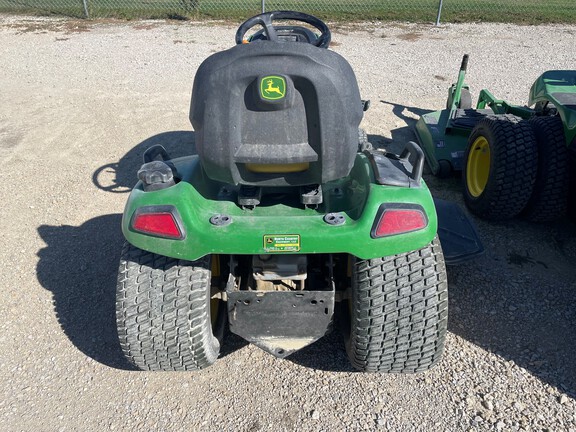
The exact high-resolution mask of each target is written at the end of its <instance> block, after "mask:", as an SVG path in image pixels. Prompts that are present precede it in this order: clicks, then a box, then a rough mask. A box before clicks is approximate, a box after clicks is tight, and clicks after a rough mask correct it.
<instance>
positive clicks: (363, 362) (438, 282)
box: [345, 238, 448, 373]
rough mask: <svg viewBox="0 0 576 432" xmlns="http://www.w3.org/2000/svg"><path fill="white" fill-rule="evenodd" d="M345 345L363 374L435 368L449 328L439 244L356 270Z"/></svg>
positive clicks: (360, 265)
mask: <svg viewBox="0 0 576 432" xmlns="http://www.w3.org/2000/svg"><path fill="white" fill-rule="evenodd" d="M348 310H349V323H348V327H347V328H346V329H345V343H346V350H347V352H348V357H349V359H350V362H351V363H352V365H353V366H354V367H355V368H356V369H358V370H360V371H365V372H392V373H413V372H420V371H425V370H428V369H429V368H430V367H432V366H433V365H434V364H436V363H437V362H438V361H439V360H440V357H441V356H442V352H443V349H444V340H445V338H446V331H447V323H448V285H447V282H446V267H445V264H444V256H443V254H442V249H441V247H440V243H439V241H438V239H437V238H436V239H434V241H433V242H432V243H430V244H429V245H427V246H426V247H424V248H422V249H419V250H416V251H413V252H407V253H403V254H397V255H392V256H388V257H383V258H375V259H371V260H356V262H355V263H353V266H352V298H351V299H350V300H349V308H348Z"/></svg>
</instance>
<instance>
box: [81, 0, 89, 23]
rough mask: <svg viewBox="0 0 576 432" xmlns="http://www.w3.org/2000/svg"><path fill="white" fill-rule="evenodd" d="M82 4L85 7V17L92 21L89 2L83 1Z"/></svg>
mask: <svg viewBox="0 0 576 432" xmlns="http://www.w3.org/2000/svg"><path fill="white" fill-rule="evenodd" d="M82 4H83V5H84V15H86V19H90V13H89V12H88V0H82Z"/></svg>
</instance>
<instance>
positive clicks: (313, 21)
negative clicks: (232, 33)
mask: <svg viewBox="0 0 576 432" xmlns="http://www.w3.org/2000/svg"><path fill="white" fill-rule="evenodd" d="M279 20H292V21H301V22H305V23H307V24H310V25H311V26H313V27H315V28H316V29H317V30H318V31H320V36H319V37H318V39H316V40H315V41H314V42H311V43H312V45H315V46H317V47H319V48H328V45H330V39H331V38H332V36H331V34H330V29H329V28H328V26H327V25H326V24H324V22H323V21H322V20H320V19H318V18H316V17H315V16H312V15H308V14H305V13H302V12H294V11H274V12H266V13H263V14H260V15H256V16H254V17H252V18H249V19H247V20H246V21H244V22H243V23H242V24H241V25H240V27H238V31H237V32H236V43H237V44H242V43H245V42H244V35H245V34H246V32H247V31H248V30H250V29H251V28H252V27H254V26H255V25H258V24H259V25H261V26H262V27H263V29H264V33H265V34H266V37H267V38H268V40H269V41H273V42H278V41H279V38H278V33H276V29H275V28H274V26H273V25H272V21H279Z"/></svg>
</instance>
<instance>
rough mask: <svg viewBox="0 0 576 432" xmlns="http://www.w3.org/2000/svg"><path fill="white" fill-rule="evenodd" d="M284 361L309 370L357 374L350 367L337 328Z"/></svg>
mask: <svg viewBox="0 0 576 432" xmlns="http://www.w3.org/2000/svg"><path fill="white" fill-rule="evenodd" d="M286 360H288V361H291V362H293V363H296V364H298V365H300V366H304V367H306V368H310V369H317V370H323V371H329V372H357V370H356V369H354V368H353V367H352V366H351V365H350V361H349V360H348V355H347V354H346V349H345V347H344V340H343V338H342V335H341V333H340V331H339V330H338V329H337V328H336V329H334V330H333V331H332V332H331V333H330V334H328V335H326V336H324V337H323V338H322V339H320V340H319V341H316V342H314V343H313V344H312V345H308V346H307V347H305V348H303V349H301V350H300V351H296V352H295V353H294V354H292V355H291V356H289V357H286Z"/></svg>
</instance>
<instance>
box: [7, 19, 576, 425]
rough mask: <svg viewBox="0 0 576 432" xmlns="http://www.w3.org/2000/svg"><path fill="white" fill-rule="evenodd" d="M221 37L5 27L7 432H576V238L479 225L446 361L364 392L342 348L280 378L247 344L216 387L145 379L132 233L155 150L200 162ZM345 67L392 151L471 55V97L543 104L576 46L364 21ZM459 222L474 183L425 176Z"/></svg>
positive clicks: (372, 380)
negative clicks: (145, 163)
mask: <svg viewBox="0 0 576 432" xmlns="http://www.w3.org/2000/svg"><path fill="white" fill-rule="evenodd" d="M234 33H235V27H234V26H232V25H228V24H221V23H210V24H207V25H205V24H201V23H164V22H128V23H126V22H120V23H117V22H101V23H86V22H75V21H66V20H60V19H48V18H27V17H8V16H0V71H1V73H0V184H1V185H2V186H1V191H2V192H1V196H2V201H3V204H2V205H1V206H0V237H1V239H2V248H1V250H0V262H1V263H2V270H1V272H0V282H1V286H3V294H2V297H1V298H0V316H1V317H2V320H1V322H0V429H2V430H6V431H20V430H24V431H31V430H34V431H39V430H46V431H56V430H62V431H66V430H87V431H101V430H105V429H110V430H112V429H115V430H133V429H136V428H138V429H140V430H170V431H172V430H173V431H180V430H194V431H196V430H234V431H236V430H246V431H248V430H250V431H256V430H270V431H277V430H302V431H303V430H310V431H313V430H314V431H316V430H330V431H333V430H408V431H412V430H422V431H431V430H455V431H457V430H526V431H532V430H549V431H560V430H563V431H564V430H565V431H569V430H572V431H576V401H575V399H574V398H575V397H576V366H575V360H574V359H575V358H576V227H575V225H574V224H573V223H571V222H569V221H568V220H562V221H559V222H556V223H552V224H532V223H528V222H524V221H521V220H513V221H510V222H505V223H488V222H485V221H481V220H477V219H474V221H475V223H476V225H477V228H478V231H479V234H480V236H481V238H482V240H483V242H484V246H485V248H486V252H485V254H484V256H482V257H480V258H476V259H474V260H473V261H471V262H468V263H466V264H462V265H460V266H457V267H450V268H449V269H448V273H449V284H450V285H449V290H450V321H449V331H450V333H449V336H448V340H447V346H446V352H445V355H444V358H443V360H442V362H441V363H440V364H439V365H438V366H437V367H436V368H434V369H433V370H431V371H430V372H428V373H425V374H420V375H410V376H396V375H371V374H360V373H356V372H354V371H353V370H352V369H351V368H350V366H349V365H348V361H347V358H346V353H345V351H344V347H343V343H342V340H341V338H340V337H339V335H338V334H332V335H329V336H327V337H326V338H324V339H323V340H321V341H319V342H318V343H316V344H314V345H312V346H310V347H308V348H306V349H304V350H302V351H300V352H298V353H297V354H294V355H293V356H291V357H288V358H287V359H285V360H279V359H276V358H274V357H272V356H270V355H268V354H266V353H264V352H263V351H261V350H259V349H257V348H255V347H253V346H250V345H247V344H246V343H244V342H243V341H242V340H240V339H239V338H236V337H233V336H230V337H229V338H228V339H227V341H226V345H225V348H224V352H223V354H222V356H221V359H220V360H219V361H218V362H217V363H216V364H215V365H214V366H212V367H211V368H209V369H207V370H205V371H202V372H199V373H145V372H138V371H134V370H131V368H130V366H129V365H128V364H127V363H126V361H125V360H124V359H123V357H122V355H121V352H120V348H119V345H118V342H117V336H116V329H115V315H114V314H115V312H114V300H115V297H114V296H115V294H114V293H115V287H116V272H117V265H118V259H119V255H120V250H121V246H122V242H123V239H122V235H121V232H120V221H121V214H122V210H123V206H124V203H125V200H126V198H127V192H128V191H129V190H130V188H131V187H132V186H133V184H134V183H135V181H136V171H137V169H138V167H139V166H140V164H141V158H142V153H143V151H144V150H145V149H146V148H148V147H149V146H150V145H152V144H156V143H162V144H163V145H165V146H166V147H167V149H168V151H169V152H170V153H171V154H173V155H174V156H180V155H184V154H188V153H191V152H192V151H193V145H194V133H193V131H192V128H191V126H190V123H189V121H188V109H189V103H190V93H191V88H192V80H193V78H194V74H195V71H196V69H197V67H198V65H199V64H200V62H201V61H202V60H203V59H205V58H206V57H208V56H209V55H210V54H211V53H214V52H217V51H220V50H222V49H226V48H229V47H231V46H232V45H233V37H234ZM333 39H334V41H335V43H334V44H333V47H334V49H335V51H337V52H339V53H340V54H342V55H343V56H344V57H346V58H347V59H348V61H349V62H350V63H351V64H352V67H353V68H354V70H355V71H356V74H357V78H358V81H359V85H360V88H361V92H362V95H363V97H364V98H365V99H370V100H371V101H372V108H371V109H370V110H369V111H368V112H367V113H366V116H365V119H364V121H363V124H362V126H363V127H364V128H365V129H366V130H367V132H368V134H369V139H370V141H371V142H372V143H373V144H375V145H376V146H381V147H388V148H395V146H398V145H399V144H400V143H402V142H404V141H406V140H411V139H414V135H413V132H412V129H411V128H412V127H413V125H414V122H415V119H417V118H418V115H421V114H423V113H425V112H429V111H431V110H434V109H439V108H441V107H443V106H444V104H445V98H446V94H447V88H448V86H449V85H450V83H451V82H452V80H454V79H455V77H456V72H457V69H458V66H459V64H460V59H461V57H462V54H464V53H469V54H470V67H469V79H468V83H469V84H470V86H471V87H472V92H473V94H477V92H478V91H479V89H481V88H483V87H488V88H490V90H492V92H493V93H494V94H495V95H497V96H498V97H501V98H503V99H507V100H511V101H514V102H517V103H526V99H527V97H528V90H529V87H530V85H531V83H532V82H533V81H534V79H535V78H536V77H537V76H538V75H539V74H541V73H542V72H543V71H545V70H548V69H570V68H572V69H573V68H574V67H575V64H576V56H575V54H574V46H576V28H575V27H571V26H539V27H527V26H526V27H517V26H509V25H495V24H490V25H488V24H462V25H445V26H441V27H433V26H427V25H411V24H381V23H369V24H366V25H364V26H360V25H357V26H351V27H346V26H337V27H336V28H335V31H334V35H333ZM426 180H427V182H428V184H429V185H430V187H431V189H432V191H433V194H434V195H435V196H437V197H440V198H445V199H449V200H452V201H455V202H457V203H459V204H460V205H462V199H461V196H460V190H461V186H460V180H459V179H458V178H452V179H448V180H445V181H439V180H437V179H435V178H432V177H430V176H426Z"/></svg>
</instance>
